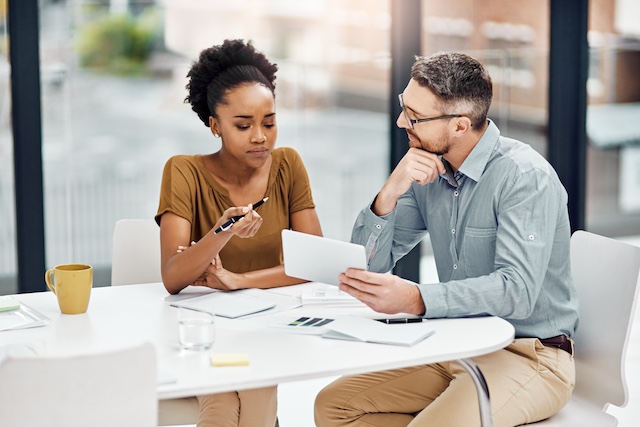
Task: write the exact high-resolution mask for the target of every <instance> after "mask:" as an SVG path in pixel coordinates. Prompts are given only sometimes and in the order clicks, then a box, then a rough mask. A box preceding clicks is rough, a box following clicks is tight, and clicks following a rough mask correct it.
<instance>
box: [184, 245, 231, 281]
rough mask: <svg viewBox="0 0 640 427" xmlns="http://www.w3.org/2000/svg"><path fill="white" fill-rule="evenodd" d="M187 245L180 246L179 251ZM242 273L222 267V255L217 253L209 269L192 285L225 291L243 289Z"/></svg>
mask: <svg viewBox="0 0 640 427" xmlns="http://www.w3.org/2000/svg"><path fill="white" fill-rule="evenodd" d="M195 244H196V242H191V245H195ZM187 249H188V247H187V246H178V252H183V251H185V250H187ZM242 282H243V281H242V275H241V274H237V273H233V272H231V271H229V270H225V269H224V267H222V261H221V260H220V255H216V257H215V258H214V259H212V260H211V264H209V265H208V266H207V269H206V270H205V271H204V272H203V273H202V274H201V275H200V277H199V278H197V279H196V280H195V281H194V282H193V283H191V285H192V286H204V287H207V288H212V289H220V290H223V291H232V290H235V289H241V288H242V287H243V286H242Z"/></svg>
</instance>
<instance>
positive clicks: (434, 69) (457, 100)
mask: <svg viewBox="0 0 640 427" xmlns="http://www.w3.org/2000/svg"><path fill="white" fill-rule="evenodd" d="M411 78H412V79H414V80H415V81H416V82H417V83H418V84H419V85H420V86H422V87H426V88H427V89H429V90H430V91H431V92H433V93H434V95H436V97H437V98H438V100H439V105H438V109H439V110H440V112H441V113H442V114H461V115H464V116H467V117H469V118H470V119H471V124H472V126H473V127H474V128H476V129H483V128H484V126H485V123H486V121H487V114H488V112H489V106H490V105H491V97H492V96H493V85H492V83H491V77H490V76H489V73H488V72H487V70H486V69H485V68H484V67H483V66H482V64H481V63H480V62H479V61H478V60H476V59H474V58H473V57H471V56H469V55H467V54H465V53H462V52H439V53H436V54H434V55H431V56H416V62H415V63H414V64H413V67H411Z"/></svg>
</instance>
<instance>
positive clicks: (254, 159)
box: [209, 83, 278, 167]
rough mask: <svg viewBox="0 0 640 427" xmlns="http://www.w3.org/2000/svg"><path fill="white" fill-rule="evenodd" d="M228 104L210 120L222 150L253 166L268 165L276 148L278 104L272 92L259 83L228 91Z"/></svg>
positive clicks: (220, 108)
mask: <svg viewBox="0 0 640 427" xmlns="http://www.w3.org/2000/svg"><path fill="white" fill-rule="evenodd" d="M227 101H228V103H227V104H219V105H218V107H217V108H216V113H217V115H218V117H217V118H214V117H210V118H209V126H210V127H211V132H213V133H214V134H218V135H220V137H221V138H222V151H224V152H225V153H226V154H229V155H231V156H232V157H233V158H235V159H237V160H238V161H239V162H241V163H245V164H247V166H251V167H260V166H263V165H264V164H265V162H266V161H267V159H268V158H269V156H270V155H271V152H272V151H273V148H274V147H275V145H276V139H277V137H278V129H277V126H276V105H275V99H274V97H273V94H272V93H271V91H270V90H269V89H267V88H266V87H264V86H263V85H261V84H258V83H255V84H254V83H252V84H246V85H242V86H239V87H237V88H233V89H231V90H229V91H228V92H227Z"/></svg>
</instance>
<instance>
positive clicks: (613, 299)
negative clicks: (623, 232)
mask: <svg viewBox="0 0 640 427" xmlns="http://www.w3.org/2000/svg"><path fill="white" fill-rule="evenodd" d="M571 272H572V275H573V279H574V281H575V284H576V287H577V290H578V297H579V299H580V323H579V325H578V330H577V332H576V335H575V348H576V356H575V357H576V359H575V360H576V388H575V390H574V395H575V396H576V397H579V398H582V399H586V400H588V401H589V402H592V403H594V404H596V405H599V406H600V407H602V408H605V407H606V406H608V404H609V403H611V404H614V405H617V406H625V405H626V404H627V400H628V392H627V383H626V379H625V373H624V362H625V354H626V350H627V341H628V339H629V334H630V332H631V324H632V321H633V318H634V311H635V304H636V298H637V295H638V286H637V285H638V275H639V272H640V248H639V247H636V246H632V245H629V244H627V243H623V242H620V241H617V240H613V239H610V238H607V237H603V236H599V235H597V234H593V233H588V232H586V231H576V232H575V233H574V234H573V235H572V236H571Z"/></svg>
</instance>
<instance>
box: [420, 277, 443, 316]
mask: <svg viewBox="0 0 640 427" xmlns="http://www.w3.org/2000/svg"><path fill="white" fill-rule="evenodd" d="M418 290H419V291H420V295H421V296H422V301H423V302H424V306H425V308H426V311H425V313H424V316H422V317H425V318H428V319H435V318H442V317H447V304H446V300H445V289H444V285H443V284H442V283H435V284H431V285H423V284H420V285H418Z"/></svg>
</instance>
